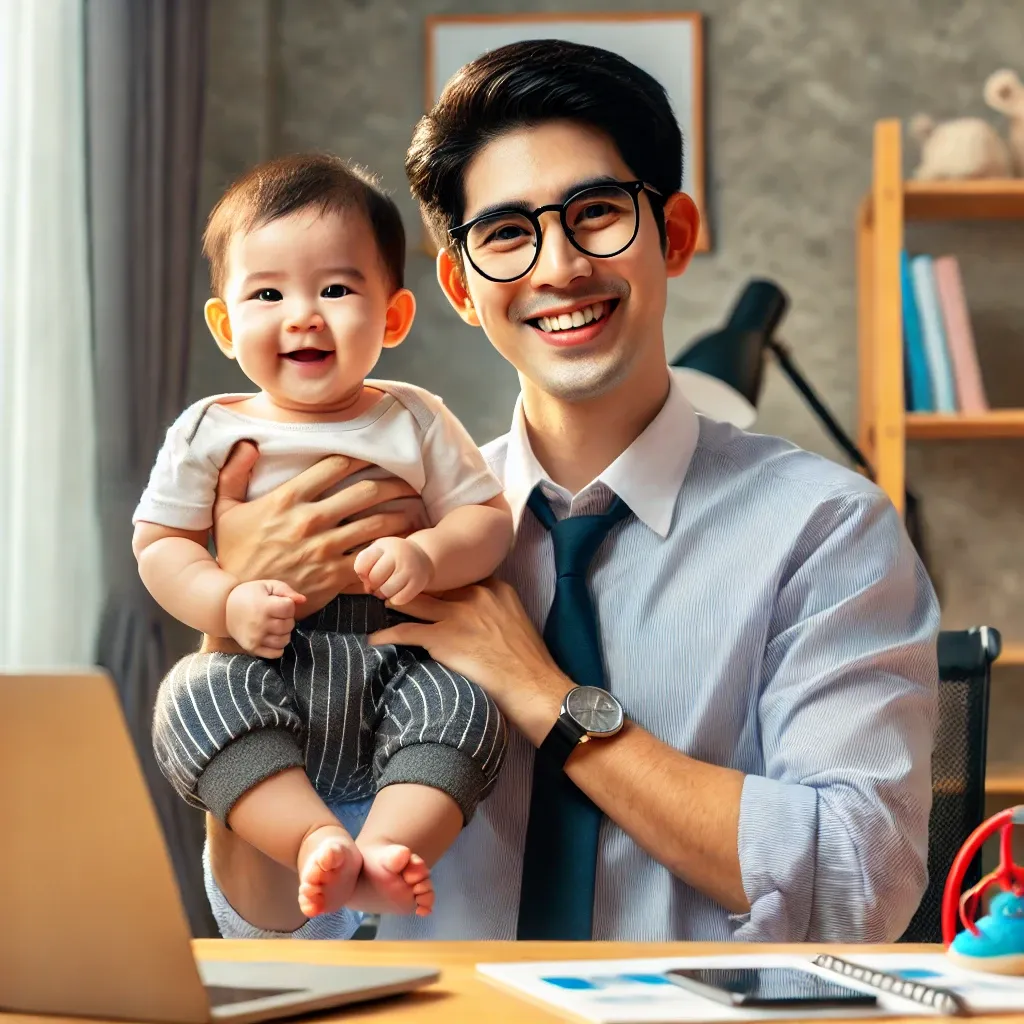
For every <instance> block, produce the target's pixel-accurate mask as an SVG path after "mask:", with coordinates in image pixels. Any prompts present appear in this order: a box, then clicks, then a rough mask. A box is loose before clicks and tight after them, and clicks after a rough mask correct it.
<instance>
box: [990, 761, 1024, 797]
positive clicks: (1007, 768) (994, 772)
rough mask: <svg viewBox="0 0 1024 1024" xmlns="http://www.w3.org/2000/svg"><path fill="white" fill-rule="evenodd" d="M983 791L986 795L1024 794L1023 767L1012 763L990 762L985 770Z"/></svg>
mask: <svg viewBox="0 0 1024 1024" xmlns="http://www.w3.org/2000/svg"><path fill="white" fill-rule="evenodd" d="M985 793H986V794H987V795H988V796H1019V795H1022V794H1024V768H1018V767H1017V766H1016V765H1012V764H990V765H989V766H988V770H987V771H986V772H985Z"/></svg>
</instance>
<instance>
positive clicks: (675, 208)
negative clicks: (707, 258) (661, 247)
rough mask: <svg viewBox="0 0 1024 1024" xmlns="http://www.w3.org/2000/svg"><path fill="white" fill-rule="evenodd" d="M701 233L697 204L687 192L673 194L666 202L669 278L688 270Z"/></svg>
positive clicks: (666, 243) (666, 248)
mask: <svg viewBox="0 0 1024 1024" xmlns="http://www.w3.org/2000/svg"><path fill="white" fill-rule="evenodd" d="M699 232H700V213H699V212H698V211H697V204H696V203H694V201H693V200H692V199H691V198H690V197H689V196H688V195H687V194H686V193H685V192H673V193H672V195H670V196H669V197H668V199H667V200H665V269H666V270H667V271H668V276H669V277H678V276H679V275H680V274H681V273H682V272H683V271H684V270H685V269H686V267H687V265H688V264H689V262H690V257H691V256H693V252H694V250H695V249H696V248H697V235H698V234H699Z"/></svg>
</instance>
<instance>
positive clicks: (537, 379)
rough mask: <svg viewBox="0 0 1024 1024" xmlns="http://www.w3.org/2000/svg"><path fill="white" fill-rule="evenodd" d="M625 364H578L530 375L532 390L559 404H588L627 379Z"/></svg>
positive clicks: (627, 369) (627, 373)
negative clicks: (534, 388) (536, 390)
mask: <svg viewBox="0 0 1024 1024" xmlns="http://www.w3.org/2000/svg"><path fill="white" fill-rule="evenodd" d="M629 371H630V365H629V364H628V363H626V362H621V363H620V362H616V363H605V364H600V365H595V364H594V363H592V362H590V363H587V362H584V361H582V360H581V361H580V362H578V363H575V364H567V365H562V366H560V367H558V369H557V371H555V372H552V371H551V370H550V369H549V370H548V372H542V373H538V374H530V379H531V382H532V383H533V385H534V387H536V388H538V389H539V390H541V391H543V392H544V394H546V395H550V396H551V397H552V398H557V399H559V400H561V401H563V402H589V401H592V400H594V399H596V398H603V397H604V396H605V395H607V394H608V393H609V392H611V391H614V390H615V389H616V388H618V387H619V386H620V385H621V384H622V383H623V382H624V381H625V380H626V379H627V378H628V377H629Z"/></svg>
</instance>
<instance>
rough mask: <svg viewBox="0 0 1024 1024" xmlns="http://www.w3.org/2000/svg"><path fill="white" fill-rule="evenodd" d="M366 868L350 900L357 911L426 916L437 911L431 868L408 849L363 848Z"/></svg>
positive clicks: (390, 845)
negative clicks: (414, 913)
mask: <svg viewBox="0 0 1024 1024" xmlns="http://www.w3.org/2000/svg"><path fill="white" fill-rule="evenodd" d="M359 849H360V852H361V853H362V857H363V869H362V872H361V873H360V875H359V880H358V881H357V882H356V887H355V892H354V893H353V894H352V898H351V899H350V900H349V901H348V906H350V907H352V909H353V910H364V911H366V912H368V913H373V914H411V913H413V912H414V911H415V912H416V914H417V915H419V916H420V917H426V916H427V914H429V913H430V912H431V910H433V909H434V883H433V882H432V881H431V880H430V868H428V867H427V864H426V861H424V860H423V858H422V857H420V856H418V855H417V854H415V853H413V852H412V851H411V850H410V849H409V847H408V846H399V845H398V844H396V843H386V844H384V843H382V844H376V845H372V844H368V845H363V846H360V848H359Z"/></svg>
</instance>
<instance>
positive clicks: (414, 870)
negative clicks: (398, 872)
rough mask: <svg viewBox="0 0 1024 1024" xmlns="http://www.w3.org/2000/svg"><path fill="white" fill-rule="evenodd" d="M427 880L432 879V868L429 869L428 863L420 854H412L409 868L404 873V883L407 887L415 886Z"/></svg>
mask: <svg viewBox="0 0 1024 1024" xmlns="http://www.w3.org/2000/svg"><path fill="white" fill-rule="evenodd" d="M426 878H430V868H428V867H427V862H426V861H425V860H424V859H423V858H422V857H421V856H420V855H419V854H417V853H414V854H412V856H411V857H410V858H409V864H408V866H407V867H406V869H405V870H404V871H403V872H402V881H403V882H405V884H406V885H413V886H414V885H416V884H417V882H422V881H423V880H424V879H426ZM414 891H415V890H414Z"/></svg>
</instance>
